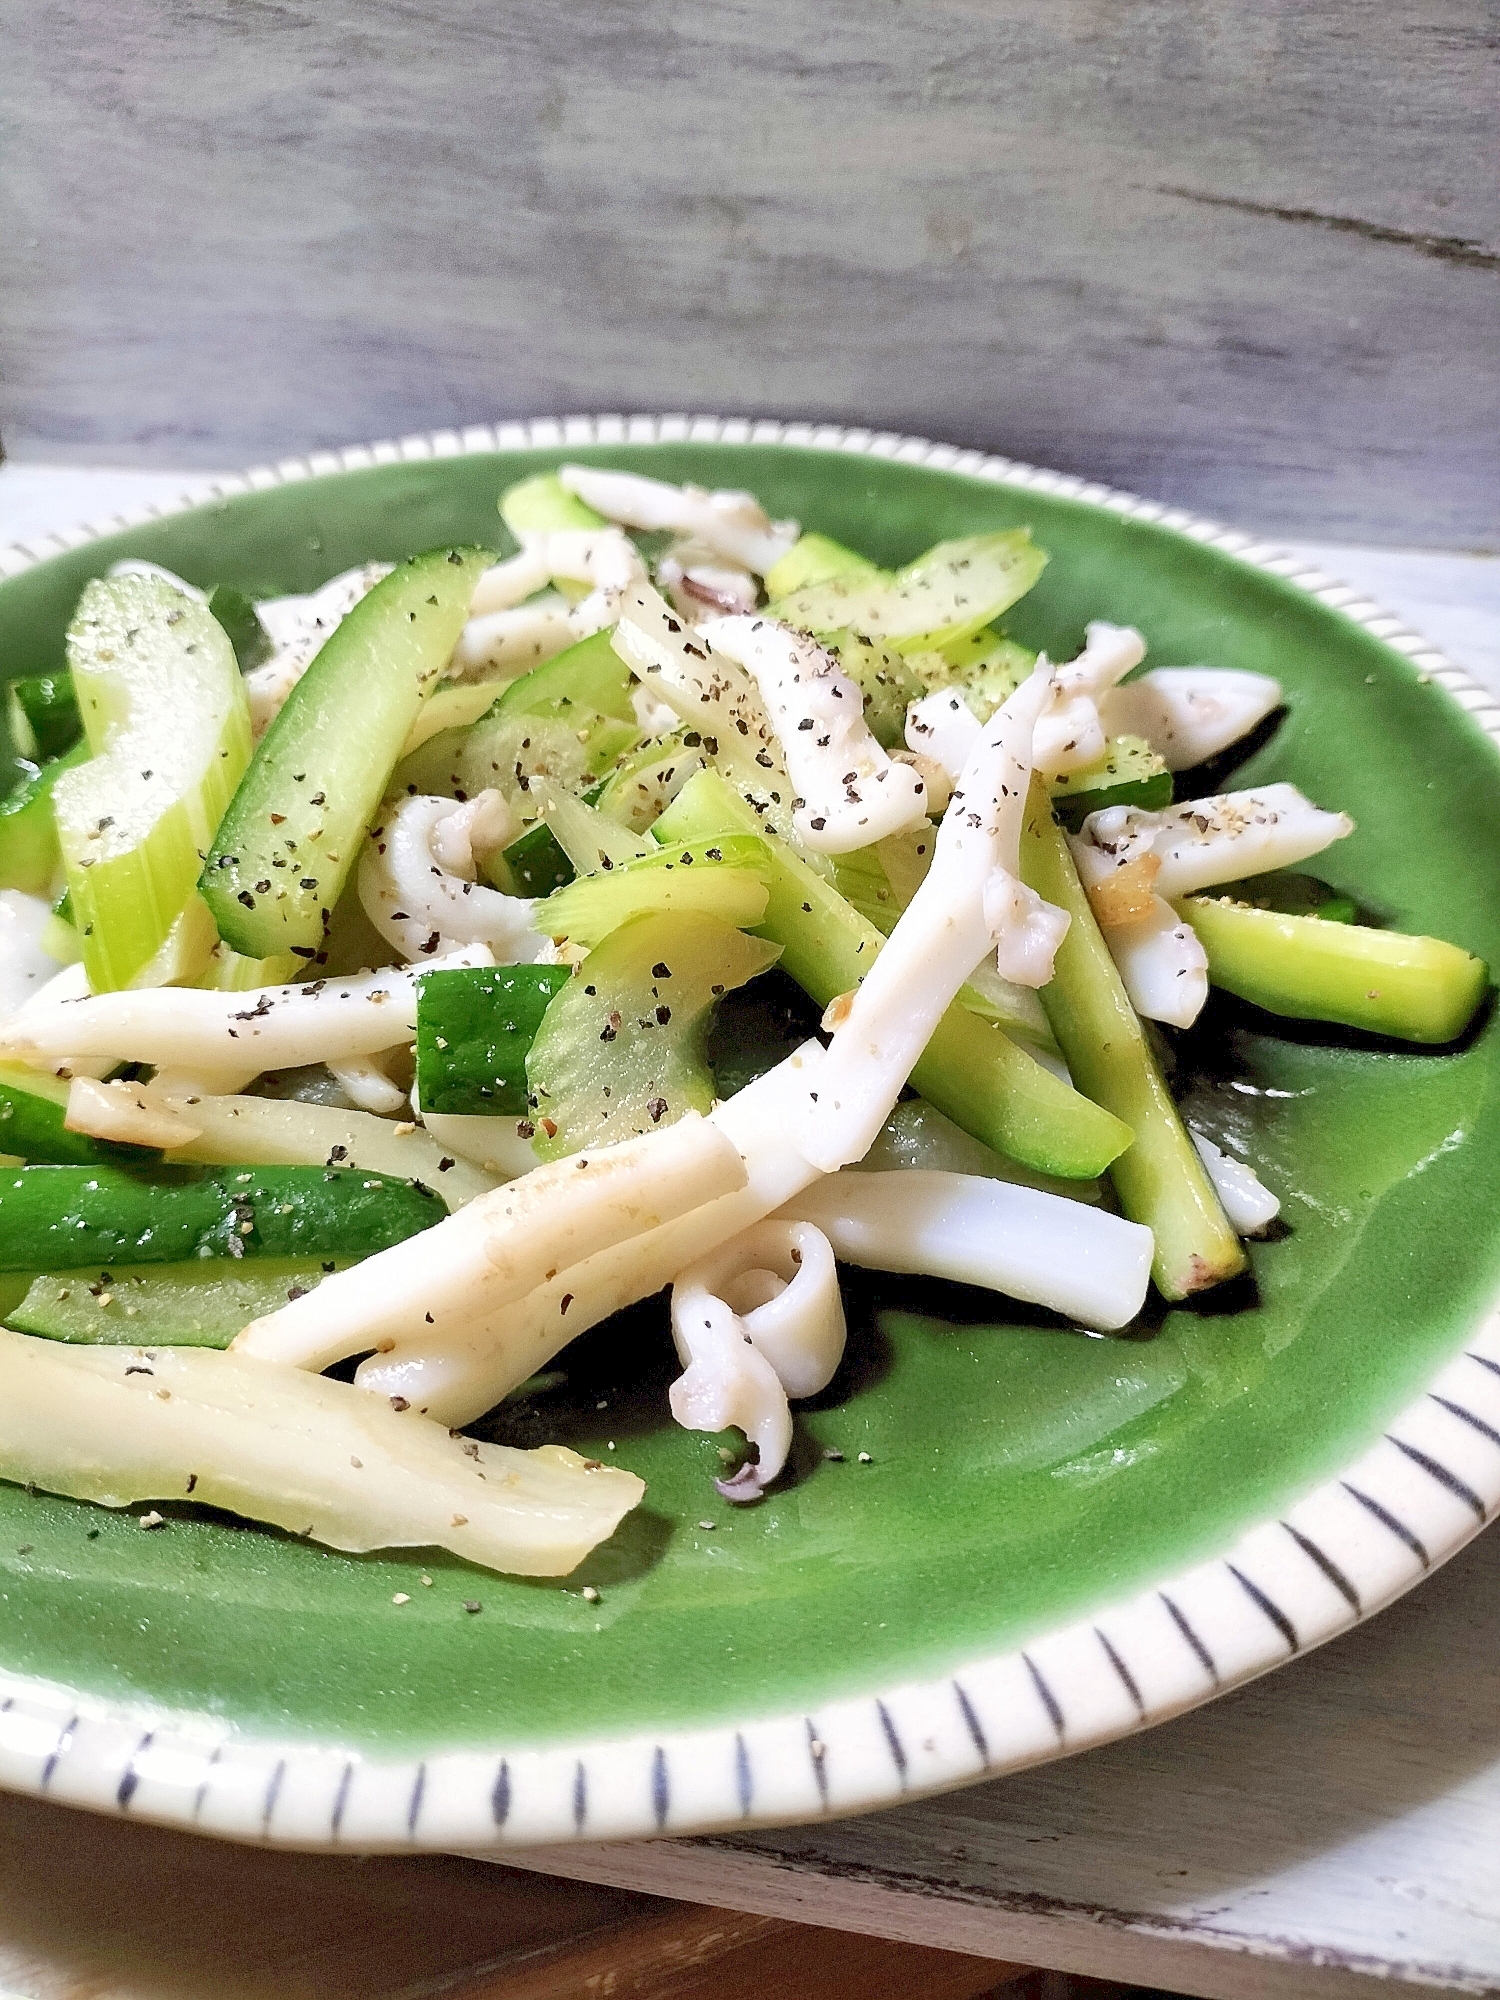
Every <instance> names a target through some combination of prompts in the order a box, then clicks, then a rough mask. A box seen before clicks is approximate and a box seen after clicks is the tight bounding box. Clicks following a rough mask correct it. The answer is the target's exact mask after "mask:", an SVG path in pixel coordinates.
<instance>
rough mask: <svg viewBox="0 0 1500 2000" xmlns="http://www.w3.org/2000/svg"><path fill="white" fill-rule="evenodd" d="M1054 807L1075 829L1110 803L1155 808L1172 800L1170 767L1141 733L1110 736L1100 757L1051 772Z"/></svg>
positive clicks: (1152, 809)
mask: <svg viewBox="0 0 1500 2000" xmlns="http://www.w3.org/2000/svg"><path fill="white" fill-rule="evenodd" d="M1047 789H1048V791H1049V792H1050V793H1051V794H1052V808H1053V811H1054V812H1055V813H1056V814H1057V816H1058V818H1059V819H1060V820H1061V821H1062V823H1063V825H1064V826H1066V827H1067V828H1068V829H1069V831H1070V832H1072V833H1076V832H1077V831H1078V829H1079V828H1080V827H1081V826H1082V825H1083V822H1084V821H1085V820H1086V819H1087V818H1088V816H1089V814H1090V813H1092V812H1103V811H1104V810H1105V809H1106V808H1107V807H1109V806H1139V807H1141V808H1142V810H1143V811H1146V812H1159V811H1160V810H1161V809H1162V807H1163V806H1169V805H1170V804H1171V803H1172V773H1171V772H1170V771H1169V770H1168V769H1167V767H1166V765H1165V763H1163V761H1162V759H1161V758H1160V757H1158V756H1157V754H1156V752H1155V751H1154V750H1153V749H1152V748H1151V745H1150V744H1149V743H1148V742H1147V741H1146V740H1145V738H1144V737H1142V736H1111V737H1110V738H1109V740H1108V742H1107V743H1106V744H1105V746H1104V754H1103V756H1102V757H1097V758H1095V760H1094V762H1093V763H1092V764H1087V765H1085V766H1084V768H1083V769H1082V770H1081V771H1068V772H1065V773H1063V774H1062V775H1061V776H1060V777H1056V778H1049V779H1048V780H1047Z"/></svg>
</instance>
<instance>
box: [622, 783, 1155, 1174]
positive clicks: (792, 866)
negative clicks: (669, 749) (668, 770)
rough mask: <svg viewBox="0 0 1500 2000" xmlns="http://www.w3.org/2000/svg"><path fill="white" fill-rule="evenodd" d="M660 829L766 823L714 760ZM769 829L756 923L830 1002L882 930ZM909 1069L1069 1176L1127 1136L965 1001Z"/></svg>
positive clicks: (1019, 1149) (1000, 1139)
mask: <svg viewBox="0 0 1500 2000" xmlns="http://www.w3.org/2000/svg"><path fill="white" fill-rule="evenodd" d="M653 831H654V832H655V834H656V836H657V838H658V839H659V840H661V841H663V842H666V841H692V840H697V841H708V840H715V839H717V838H718V837H719V836H721V835H725V834H731V833H758V832H761V831H762V829H761V826H760V822H759V821H758V820H757V819H756V816H755V811H754V808H753V807H751V806H749V805H747V804H746V803H745V801H744V800H743V799H742V798H741V797H740V795H739V793H738V792H736V791H735V790H734V789H733V788H732V787H731V786H730V785H728V784H726V783H725V781H724V779H723V778H721V777H720V776H719V775H718V773H717V772H714V771H702V772H700V773H699V774H698V776H697V777H696V778H693V779H691V780H690V781H689V783H688V784H687V785H685V786H684V787H683V790H682V791H681V792H680V793H679V795H678V797H677V799H676V800H675V801H674V803H673V804H672V805H671V806H670V807H669V808H668V809H667V811H666V812H665V813H664V814H663V815H662V817H661V818H660V819H659V820H658V821H657V823H656V826H655V828H654V829H653ZM763 837H764V839H765V845H766V851H767V853H768V855H769V856H770V857H771V860H772V863H773V867H772V870H771V880H770V885H769V886H770V900H769V902H768V903H767V906H766V914H765V916H764V918H763V919H762V921H761V922H760V924H759V925H758V926H757V929H758V932H759V934H760V936H762V937H765V938H770V939H771V940H772V941H773V942H774V943H776V944H779V945H780V946H781V947H782V959H781V964H782V969H783V970H784V971H786V972H788V973H790V974H791V976H792V978H793V979H795V980H796V982H797V984H798V985H799V986H800V987H802V989H803V991H804V992H806V993H808V994H810V995H811V996H812V998H813V999H814V1000H815V1001H817V1003H818V1005H819V1006H822V1007H826V1006H827V1005H828V1003H829V1002H830V1001H831V1000H835V999H837V998H838V996H839V995H840V994H841V993H848V992H850V991H852V990H853V988H854V987H856V986H858V984H859V982H860V981H861V979H863V977H864V975H865V972H866V970H867V969H868V967H869V966H870V965H871V964H873V962H874V960H875V957H876V955H877V954H878V952H879V951H880V948H881V946H882V944H883V943H884V942H885V940H884V939H883V938H882V937H881V935H880V932H879V931H878V930H877V929H876V928H875V926H874V925H873V924H871V923H867V922H866V921H865V919H864V918H863V917H861V916H860V915H859V914H858V912H857V911H855V910H853V909H851V908H850V906H849V904H848V903H846V902H845V900H844V898H843V897H842V896H841V895H840V894H839V893H838V891H837V890H836V889H835V888H834V887H833V886H832V884H831V883H830V882H828V881H827V880H826V878H825V877H823V876H822V875H820V874H818V872H817V871H816V870H815V869H813V868H810V867H808V865H807V863H806V862H804V861H802V860H801V859H799V857H798V856H797V855H795V854H793V853H792V851H791V850H790V849H789V848H788V847H787V846H786V845H785V844H784V843H783V842H782V841H780V840H777V839H775V838H774V837H773V836H772V835H770V834H769V833H767V834H765V835H764V836H763ZM911 1081H912V1084H913V1086H914V1088H915V1089H917V1090H919V1091H920V1092H921V1093H922V1095H923V1096H924V1097H925V1098H927V1099H929V1101H930V1102H931V1103H933V1104H935V1105H937V1107H938V1109H939V1110H940V1111H944V1112H946V1113H947V1115H948V1116H949V1117H950V1118H951V1119H953V1121H954V1122H955V1124H958V1125H961V1126H962V1127H963V1128H964V1130H965V1131H966V1132H969V1133H972V1135H973V1136H974V1137H975V1138H976V1139H982V1140H983V1141H984V1143H985V1144H986V1145H987V1146H991V1147H993V1148H994V1150H995V1151H996V1152H997V1153H1005V1154H1007V1155H1008V1156H1009V1157H1010V1158H1011V1159H1015V1160H1020V1161H1021V1162H1022V1163H1023V1164H1024V1165H1026V1166H1029V1167H1035V1168H1036V1169H1037V1170H1038V1171H1039V1172H1041V1173H1049V1174H1056V1175H1058V1176H1059V1177H1061V1178H1062V1179H1065V1180H1092V1179H1093V1178H1094V1176H1095V1175H1097V1174H1101V1173H1103V1171H1104V1169H1105V1168H1106V1167H1107V1166H1108V1165H1109V1163H1110V1161H1111V1160H1112V1159H1114V1158H1115V1156H1116V1155H1117V1154H1118V1153H1120V1152H1121V1151H1123V1149H1124V1148H1125V1147H1126V1146H1127V1145H1129V1143H1130V1128H1129V1126H1128V1125H1125V1124H1122V1123H1121V1122H1120V1120H1119V1119H1118V1118H1117V1117H1114V1116H1113V1115H1112V1114H1111V1113H1110V1112H1109V1111H1108V1110H1105V1109H1103V1108H1101V1107H1100V1106H1099V1105H1098V1104H1094V1103H1091V1102H1090V1101H1089V1099H1088V1098H1087V1097H1084V1096H1081V1095H1080V1094H1079V1093H1078V1092H1077V1091H1076V1090H1070V1089H1069V1088H1068V1086H1067V1084H1065V1083H1063V1082H1061V1081H1060V1080H1059V1079H1058V1078H1057V1077H1055V1076H1053V1075H1052V1073H1051V1072H1050V1071H1049V1070H1046V1069H1043V1067H1042V1066H1041V1064H1040V1063H1038V1062H1034V1061H1033V1060H1032V1058H1031V1057H1030V1056H1029V1055H1027V1054H1026V1053H1025V1052H1024V1051H1023V1050H1022V1049H1019V1048H1017V1047H1016V1045H1015V1043H1014V1042H1012V1041H1010V1040H1009V1039H1008V1038H1007V1037H1006V1036H1005V1035H1003V1034H1002V1033H1001V1032H1000V1031H999V1029H998V1028H995V1027H993V1026H991V1025H990V1023H989V1022H987V1021H982V1020H980V1019H979V1017H978V1016H977V1015H975V1014H972V1013H970V1012H969V1011H968V1009H967V1008H965V1007H962V1006H960V1005H958V1004H957V1003H955V1004H954V1005H953V1006H951V1007H950V1008H949V1009H948V1011H947V1013H946V1014H945V1015H944V1016H943V1018H942V1020H941V1021H940V1022H939V1023H938V1026H937V1028H936V1030H935V1032H934V1034H933V1036H932V1039H931V1041H930V1042H929V1043H928V1044H927V1048H926V1051H925V1053H924V1054H923V1056H922V1059H921V1061H920V1062H919V1063H918V1064H917V1066H916V1068H915V1069H914V1070H913V1071H912V1077H911Z"/></svg>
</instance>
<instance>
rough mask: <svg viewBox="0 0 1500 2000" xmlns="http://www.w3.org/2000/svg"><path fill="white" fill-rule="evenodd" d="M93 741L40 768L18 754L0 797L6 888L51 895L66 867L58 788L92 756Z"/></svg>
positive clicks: (0, 857)
mask: <svg viewBox="0 0 1500 2000" xmlns="http://www.w3.org/2000/svg"><path fill="white" fill-rule="evenodd" d="M89 754H90V753H89V746H88V744H87V743H75V744H74V745H73V748H72V749H71V750H69V751H66V752H65V753H64V754H63V755H62V756H61V757H58V758H55V759H54V760H53V761H52V763H50V764H43V765H42V766H41V767H40V768H38V767H37V766H36V765H35V764H34V763H31V762H30V761H29V760H26V759H22V758H18V759H17V760H16V762H15V764H14V765H13V766H12V769H13V770H14V772H15V778H14V782H13V783H12V785H11V788H10V790H9V791H8V792H7V793H6V794H5V797H4V798H3V799H0V889H24V890H25V892H26V894H27V895H28V896H45V895H48V894H50V893H51V889H52V884H53V882H54V880H55V879H56V876H57V871H58V869H59V868H60V867H61V866H62V849H61V847H60V846H59V845H58V839H57V817H56V815H55V813H54V812H53V810H52V791H53V787H54V786H55V785H56V784H57V781H58V779H59V778H61V777H62V776H63V775H64V774H65V773H66V772H68V771H76V770H77V768H78V766H79V765H80V764H86V763H87V762H88V760H89Z"/></svg>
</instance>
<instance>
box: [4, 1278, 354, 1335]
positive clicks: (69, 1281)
mask: <svg viewBox="0 0 1500 2000" xmlns="http://www.w3.org/2000/svg"><path fill="white" fill-rule="evenodd" d="M339 1261H342V1260H339ZM334 1264H335V1260H334V1259H332V1258H324V1259H296V1258H284V1257H255V1258H251V1259H250V1260H249V1261H248V1262H246V1263H243V1264H240V1263H235V1262H233V1261H232V1260H226V1259H223V1258H214V1259H205V1258H195V1259H194V1260H193V1262H192V1263H189V1264H147V1265H143V1266H141V1267H139V1268H134V1267H130V1266H127V1265H121V1266H120V1267H119V1268H118V1269H117V1270H114V1271H108V1270H100V1269H99V1268H98V1267H97V1266H93V1265H91V1266H89V1267H88V1268H87V1269H86V1270H82V1271H45V1272H43V1273H42V1274H41V1276H40V1277H38V1278H36V1279H34V1280H33V1282H32V1285H31V1288H30V1290H29V1291H28V1292H27V1294H26V1296H25V1298H24V1299H22V1301H21V1303H20V1304H19V1305H18V1306H17V1307H16V1308H15V1309H14V1310H13V1311H11V1312H10V1313H8V1314H7V1315H6V1317H5V1323H6V1325H7V1326H9V1327H10V1328H11V1329H12V1331H14V1332H16V1333H30V1334H35V1335H36V1336H37V1337H38V1338H40V1339H42V1340H63V1341H68V1342H71V1343H73V1344H74V1345H79V1346H88V1347H219V1348H223V1347H228V1345H229V1343H230V1342H231V1341H232V1340H233V1339H234V1337H235V1335H236V1334H237V1333H238V1332H239V1331H240V1329H241V1328H242V1327H245V1326H248V1325H249V1323H250V1321H251V1320H252V1319H258V1318H259V1317H260V1315H261V1314H262V1313H268V1312H274V1311H275V1310H276V1308H277V1307H278V1306H283V1305H285V1304H286V1303H287V1300H288V1299H289V1298H296V1297H298V1296H299V1295H300V1294H301V1293H303V1292H310V1291H312V1290H314V1289H315V1287H316V1286H318V1285H319V1284H321V1282H322V1281H323V1279H324V1278H325V1277H326V1276H327V1275H328V1273H329V1270H330V1268H332V1267H334Z"/></svg>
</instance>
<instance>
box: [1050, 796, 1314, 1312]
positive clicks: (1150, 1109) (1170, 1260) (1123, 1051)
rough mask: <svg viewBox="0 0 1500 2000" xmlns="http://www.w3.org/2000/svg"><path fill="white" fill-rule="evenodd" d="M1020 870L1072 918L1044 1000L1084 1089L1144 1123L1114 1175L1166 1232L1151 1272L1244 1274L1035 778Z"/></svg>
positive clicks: (1214, 1279)
mask: <svg viewBox="0 0 1500 2000" xmlns="http://www.w3.org/2000/svg"><path fill="white" fill-rule="evenodd" d="M1021 873H1022V876H1023V878H1024V880H1025V881H1026V882H1027V883H1028V884H1029V885H1030V887H1031V888H1033V889H1035V890H1036V892H1037V894H1038V895H1040V896H1042V897H1044V898H1045V899H1046V901H1047V902H1049V903H1053V904H1055V905H1056V906H1057V908H1058V909H1060V910H1066V911H1067V913H1068V916H1069V918H1070V919H1071V921H1070V923H1069V925H1068V934H1067V936H1066V937H1065V938H1064V939H1063V941H1062V944H1061V945H1060V946H1059V947H1058V952H1057V961H1056V970H1055V972H1054V974H1053V978H1052V982H1051V984H1050V985H1048V986H1044V987H1043V988H1042V1005H1043V1007H1044V1008H1045V1009H1046V1011H1047V1018H1048V1019H1049V1020H1050V1021H1051V1023H1052V1028H1053V1032H1054V1033H1055V1034H1056V1036H1057V1039H1058V1043H1059V1044H1060V1046H1061V1048H1062V1052H1063V1055H1064V1056H1065V1057H1066V1059H1067V1064H1068V1068H1069V1070H1070V1071H1071V1072H1072V1076H1073V1081H1074V1082H1075V1083H1076V1084H1077V1086H1078V1088H1079V1089H1080V1090H1082V1091H1085V1092H1086V1093H1087V1094H1088V1096H1090V1097H1091V1098H1093V1100H1094V1101H1095V1103H1096V1104H1101V1105H1103V1106H1105V1107H1106V1108H1107V1109H1108V1110H1110V1111H1112V1112H1114V1114H1115V1115H1116V1116H1117V1117H1118V1118H1121V1119H1123V1120H1124V1121H1125V1123H1126V1124H1127V1125H1128V1126H1129V1127H1130V1128H1131V1130H1132V1131H1133V1132H1134V1134H1135V1137H1134V1140H1133V1142H1132V1143H1131V1144H1130V1146H1128V1147H1127V1148H1126V1150H1125V1151H1124V1152H1122V1153H1121V1154H1120V1156H1119V1158H1118V1159H1116V1160H1115V1162H1114V1164H1113V1166H1112V1167H1111V1168H1110V1178H1111V1179H1112V1180H1113V1182H1114V1185H1115V1192H1116V1193H1117V1194H1118V1195H1119V1198H1120V1206H1121V1208H1122V1209H1123V1210H1124V1211H1125V1214H1126V1215H1127V1216H1128V1217H1129V1218H1130V1220H1131V1221H1132V1222H1142V1223H1144V1224H1145V1225H1146V1227H1147V1228H1148V1229H1150V1230H1151V1231H1152V1233H1153V1234H1154V1236H1155V1238H1156V1254H1155V1256H1154V1258H1153V1260H1152V1265H1151V1275H1152V1277H1153V1278H1154V1279H1155V1280H1156V1287H1157V1290H1158V1291H1159V1292H1160V1293H1161V1294H1162V1296H1163V1297H1164V1298H1167V1299H1182V1298H1186V1297H1188V1296H1189V1295H1190V1294H1191V1293H1193V1292H1201V1291H1205V1290H1207V1289H1208V1287H1209V1286H1211V1285H1217V1284H1222V1283H1223V1281H1224V1280H1225V1279H1226V1278H1233V1277H1236V1276H1237V1275H1238V1274H1239V1273H1240V1272H1241V1271H1243V1270H1244V1268H1245V1253H1244V1250H1243V1249H1242V1248H1241V1246H1240V1241H1239V1238H1238V1237H1237V1236H1236V1235H1235V1233H1234V1230H1233V1229H1232V1228H1231V1227H1230V1224H1229V1220H1228V1218H1227V1216H1226V1215H1225V1213H1224V1210H1223V1206H1222V1204H1221V1203H1220V1201H1219V1197H1218V1195H1217V1194H1216V1193H1215V1191H1214V1185H1213V1182H1212V1181H1211V1180H1210V1179H1209V1177H1208V1174H1207V1171H1206V1170H1205V1168H1204V1165H1203V1162H1202V1161H1201V1160H1200V1159H1199V1157H1198V1152H1197V1149H1196V1147H1195V1146H1194V1145H1193V1142H1192V1140H1191V1139H1190V1138H1189V1137H1188V1134H1187V1130H1186V1128H1185V1127H1184V1125H1183V1122H1182V1119H1181V1118H1180V1116H1179V1115H1178V1111H1177V1107H1176V1105H1175V1104H1174V1103H1173V1102H1172V1095H1171V1092H1170V1091H1169V1090H1168V1089H1167V1086H1166V1083H1165V1081H1164V1080H1163V1077H1162V1073H1161V1070H1160V1069H1159V1067H1158V1066H1157V1063H1156V1060H1155V1058H1154V1056H1153V1055H1152V1053H1151V1046H1150V1043H1149V1041H1148V1039H1147V1036H1146V1032H1145V1029H1144V1028H1143V1026H1142V1024H1141V1021H1140V1019H1139V1017H1138V1016H1137V1014H1136V1012H1135V1009H1134V1008H1133V1007H1132V1006H1131V1004H1130V1001H1129V999H1128V997H1127V996H1126V992H1125V987H1124V983H1123V982H1122V980H1121V978H1120V975H1119V972H1118V971H1117V970H1116V968H1115V962H1114V959H1113V958H1112V957H1111V956H1110V951H1109V946H1108V945H1107V944H1106V943H1105V942H1104V939H1103V937H1102V935H1101V934H1100V930H1099V926H1098V924H1097V922H1096V921H1095V919H1094V912H1093V910H1092V909H1091V908H1090V906H1089V899H1088V897H1087V896H1086V895H1085V894H1084V891H1083V886H1082V884H1081V883H1080V882H1079V880H1078V871H1077V869H1076V868H1075V867H1074V866H1073V857H1072V855H1071V853H1070V852H1069V850H1068V843H1067V838H1066V836H1065V835H1064V833H1063V830H1062V828H1061V827H1060V826H1059V825H1058V824H1057V822H1056V820H1055V819H1054V818H1053V817H1052V808H1051V805H1050V804H1049V803H1048V801H1047V800H1046V798H1045V796H1044V795H1043V793H1042V791H1041V788H1040V786H1039V785H1037V784H1035V783H1033V786H1032V790H1031V797H1030V800H1029V802H1028V806H1027V812H1026V823H1025V830H1024V832H1023V834H1022V838H1021ZM1329 928H1330V929H1332V928H1334V927H1333V926H1332V925H1330V926H1329Z"/></svg>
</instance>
